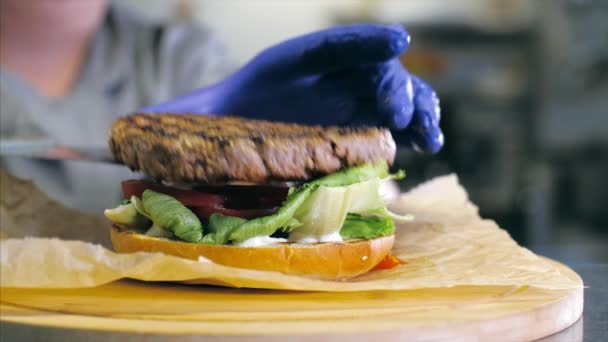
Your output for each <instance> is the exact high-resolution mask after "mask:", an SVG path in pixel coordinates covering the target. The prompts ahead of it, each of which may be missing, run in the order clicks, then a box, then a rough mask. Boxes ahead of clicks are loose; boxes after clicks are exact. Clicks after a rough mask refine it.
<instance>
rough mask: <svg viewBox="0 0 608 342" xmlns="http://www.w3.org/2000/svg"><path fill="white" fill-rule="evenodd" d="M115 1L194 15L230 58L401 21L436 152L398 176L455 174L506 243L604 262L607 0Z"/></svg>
mask: <svg viewBox="0 0 608 342" xmlns="http://www.w3.org/2000/svg"><path fill="white" fill-rule="evenodd" d="M120 2H121V3H123V4H127V5H128V6H132V7H133V8H135V9H136V10H138V11H141V12H143V13H145V15H147V16H149V17H151V18H155V19H158V20H173V21H184V20H191V21H198V22H200V23H201V24H203V25H205V26H207V27H208V28H210V29H211V30H212V31H214V32H215V34H217V35H218V36H219V37H220V38H221V39H222V40H223V42H225V45H226V48H227V51H228V52H229V57H230V58H231V59H232V61H233V62H234V63H235V65H240V64H242V63H244V62H246V61H247V60H249V59H250V58H251V57H252V56H253V55H254V54H255V53H256V52H257V51H259V50H261V49H262V48H264V47H267V46H270V45H272V44H274V43H276V42H278V41H280V40H283V39H286V38H289V37H292V36H294V35H298V34H302V33H305V32H308V31H312V30H317V29H321V28H325V27H328V26H331V25H335V24H343V23H352V22H381V23H389V22H391V23H392V22H396V23H402V24H403V25H404V26H405V27H406V28H407V29H408V30H409V32H410V33H411V35H412V45H411V47H410V49H409V50H408V52H407V53H406V54H405V55H404V56H403V63H404V64H405V65H406V66H407V68H408V69H409V70H410V71H411V72H412V73H416V74H419V75H420V76H422V77H423V78H424V79H426V80H427V81H429V82H430V83H431V84H432V85H433V86H434V87H435V89H436V90H437V92H438V93H439V97H440V99H441V103H442V127H443V130H444V132H445V137H446V146H445V148H444V149H443V150H442V151H441V152H440V153H439V154H437V155H435V156H421V155H417V154H415V153H412V152H410V151H407V150H402V151H401V152H400V153H399V155H398V160H397V164H398V166H399V167H403V168H405V169H406V170H407V172H408V178H407V179H406V180H405V181H404V182H403V184H402V186H403V187H404V188H408V187H411V186H414V185H415V184H417V183H419V182H421V181H423V180H426V179H429V178H431V177H433V176H435V175H441V174H447V173H452V172H455V173H457V174H458V176H459V177H460V180H461V182H462V183H463V184H464V185H465V187H466V188H467V190H468V191H469V192H470V196H471V198H472V200H473V201H474V202H475V203H476V204H478V205H479V207H480V209H481V213H482V215H483V216H485V217H489V218H493V219H495V220H497V221H498V222H499V224H500V225H501V226H502V227H503V228H505V229H507V230H508V231H509V233H510V234H511V235H512V236H513V237H514V238H515V239H516V240H517V241H518V242H520V243H522V244H524V245H527V246H530V247H532V248H533V249H534V250H535V251H537V252H540V253H545V254H548V255H552V254H555V253H557V252H559V255H561V256H563V257H565V258H567V259H569V260H580V261H585V260H593V259H598V258H599V259H602V260H606V259H608V243H607V242H608V1H605V0H601V1H598V0H596V1H593V0H540V1H531V0H530V1H525V0H461V1H439V0H430V1H413V0H409V1H408V0H365V1H357V0H338V1H323V0H300V1H298V0H292V1H281V0H257V1H247V0H228V1H214V0H181V1H179V0H175V1H164V0H154V1H151V0H128V1H125V0H123V1H120ZM550 246H552V247H550ZM555 246H558V247H555ZM556 248H557V249H559V251H556V250H555V249H556ZM552 249H553V250H552Z"/></svg>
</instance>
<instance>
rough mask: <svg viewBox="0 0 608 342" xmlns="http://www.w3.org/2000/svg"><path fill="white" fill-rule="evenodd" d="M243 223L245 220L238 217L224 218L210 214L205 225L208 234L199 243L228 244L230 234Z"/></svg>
mask: <svg viewBox="0 0 608 342" xmlns="http://www.w3.org/2000/svg"><path fill="white" fill-rule="evenodd" d="M245 222H247V220H245V219H243V218H240V217H234V216H225V215H222V214H218V213H214V214H211V216H210V217H209V224H208V225H207V230H208V232H209V233H208V234H207V235H205V236H203V238H202V239H201V240H200V241H199V243H203V244H214V245H223V244H225V243H227V242H228V238H229V237H230V234H231V233H232V232H233V231H234V230H235V229H236V228H237V227H238V226H240V225H241V224H243V223H245Z"/></svg>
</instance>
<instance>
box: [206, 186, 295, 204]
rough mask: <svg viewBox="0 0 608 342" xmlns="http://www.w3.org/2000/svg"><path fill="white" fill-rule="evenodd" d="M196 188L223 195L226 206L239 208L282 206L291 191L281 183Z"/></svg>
mask: <svg viewBox="0 0 608 342" xmlns="http://www.w3.org/2000/svg"><path fill="white" fill-rule="evenodd" d="M195 189H196V190H198V191H201V192H206V193H212V194H218V195H222V196H223V197H224V199H225V202H224V206H225V207H228V208H238V209H266V208H272V207H280V206H281V204H282V203H283V201H285V198H287V192H288V191H289V187H288V186H281V185H204V186H197V187H196V188H195Z"/></svg>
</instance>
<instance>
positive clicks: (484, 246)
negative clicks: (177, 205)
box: [0, 175, 582, 291]
mask: <svg viewBox="0 0 608 342" xmlns="http://www.w3.org/2000/svg"><path fill="white" fill-rule="evenodd" d="M3 202H4V200H3ZM391 209H392V210H393V211H396V212H399V213H413V214H414V215H416V220H415V221H414V222H411V223H407V224H401V225H399V226H398V228H397V232H396V242H395V246H394V247H393V252H392V253H393V255H396V256H397V257H398V258H399V259H401V260H404V261H406V264H405V265H402V266H399V267H397V268H393V269H390V270H384V271H373V272H370V273H368V274H365V275H363V276H360V277H358V278H355V279H352V280H349V281H322V280H315V279H309V278H305V277H298V276H288V275H284V274H281V273H276V272H267V271H253V270H245V269H239V268H233V267H226V266H222V265H218V264H215V263H212V262H210V261H209V260H204V259H201V260H199V261H192V260H186V259H181V258H177V257H173V256H166V255H163V254H159V253H135V254H116V253H114V252H112V251H110V250H108V249H106V248H104V247H103V246H101V245H97V244H92V243H89V242H83V241H66V240H61V239H57V238H40V237H26V238H18V239H16V238H8V239H4V240H2V241H1V242H0V267H1V270H0V276H1V277H0V285H1V286H3V287H49V288H51V287H57V288H75V287H90V286H97V285H101V284H105V283H108V282H111V281H114V280H117V279H120V278H133V279H139V280H145V281H185V282H189V283H204V284H213V285H225V286H233V287H252V288H269V289H290V290H316V291H358V290H400V289H414V288H437V287H451V286H458V285H529V286H535V287H541V288H547V289H570V288H576V287H581V286H582V282H581V280H580V278H577V279H573V278H572V277H568V276H566V275H564V274H562V273H560V271H559V270H558V269H557V268H556V267H555V266H554V264H553V263H551V262H549V261H547V260H546V259H543V258H540V257H538V256H537V255H535V254H533V253H532V252H530V251H529V250H527V249H525V248H522V247H520V246H518V245H517V244H516V243H515V242H514V241H513V240H512V239H511V238H510V237H509V235H508V234H507V233H506V232H505V231H504V230H502V229H500V228H499V227H498V226H497V225H496V224H495V223H494V222H493V221H491V220H484V219H481V218H480V217H479V215H478V210H477V207H475V206H474V205H473V204H472V203H470V202H469V200H468V197H467V194H466V191H465V190H464V189H463V188H462V187H461V186H460V185H459V183H458V179H457V177H456V176H454V175H450V176H444V177H439V178H436V179H433V180H431V181H429V182H427V183H424V184H422V185H420V186H418V187H417V188H415V189H414V190H412V191H410V192H408V193H405V194H403V195H401V196H400V197H399V198H398V199H397V200H396V201H395V202H394V203H393V204H392V205H391ZM3 215H8V211H6V210H5V211H4V213H3ZM4 222H5V221H4V220H3V221H2V226H3V227H2V228H3V230H4V225H5V223H4ZM73 222H74V223H73V225H72V227H73V229H91V227H80V226H78V225H79V224H80V223H79V222H78V221H77V220H76V221H73ZM107 227H108V224H107V223H104V224H103V226H98V227H94V228H95V229H98V230H100V231H104V232H107ZM5 235H6V234H5Z"/></svg>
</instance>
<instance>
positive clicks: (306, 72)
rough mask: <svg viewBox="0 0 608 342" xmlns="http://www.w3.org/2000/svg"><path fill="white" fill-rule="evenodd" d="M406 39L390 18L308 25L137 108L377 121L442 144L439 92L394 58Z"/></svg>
mask: <svg viewBox="0 0 608 342" xmlns="http://www.w3.org/2000/svg"><path fill="white" fill-rule="evenodd" d="M409 40H410V38H409V35H408V33H407V32H406V31H405V30H404V29H403V28H402V27H401V26H396V25H390V26H384V25H369V24H361V25H349V26H339V27H334V28H331V29H327V30H323V31H319V32H314V33H310V34H307V35H304V36H300V37H297V38H294V39H291V40H287V41H285V42H282V43H280V44H278V45H275V46H272V47H270V48H268V49H266V50H264V51H262V52H261V53H260V54H258V55H257V56H256V57H255V58H254V59H253V60H251V61H250V62H249V63H248V64H246V65H245V66H244V67H243V68H241V69H240V70H238V71H237V72H235V73H234V74H232V75H231V76H229V77H228V78H226V79H224V80H223V81H221V82H219V83H217V84H215V85H212V86H209V87H206V88H202V89H198V90H196V91H194V92H192V93H190V94H188V95H185V96H182V97H180V98H177V99H174V100H171V101H168V102H164V103H161V104H157V105H153V106H149V107H146V108H143V109H141V110H140V111H142V112H153V113H154V112H156V113H159V112H174V113H200V114H209V113H212V114H231V115H238V116H243V117H249V118H255V119H267V120H276V121H287V122H298V123H306V124H320V125H346V124H367V125H382V126H386V127H389V128H391V130H392V132H393V135H394V136H395V139H396V140H397V141H398V142H401V143H405V144H407V145H409V146H411V147H412V148H414V149H415V150H418V151H427V152H432V153H435V152H437V151H439V149H440V148H441V146H442V145H443V134H442V133H441V129H440V128H439V113H440V110H439V100H438V98H437V96H436V94H435V92H434V91H433V90H432V89H431V87H429V86H428V85H427V84H426V83H425V82H424V81H422V80H420V79H419V78H417V77H415V76H413V75H410V74H409V73H408V72H407V71H406V70H405V69H404V68H403V66H402V64H401V63H400V62H399V60H398V56H399V55H401V54H402V53H403V52H404V51H405V50H406V49H407V47H408V46H409Z"/></svg>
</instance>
